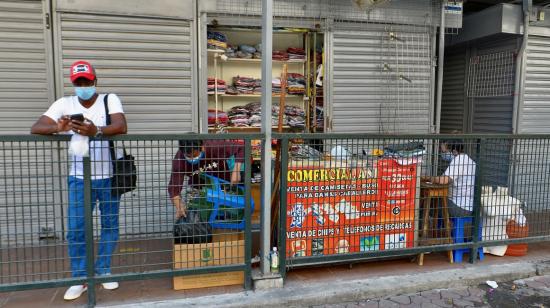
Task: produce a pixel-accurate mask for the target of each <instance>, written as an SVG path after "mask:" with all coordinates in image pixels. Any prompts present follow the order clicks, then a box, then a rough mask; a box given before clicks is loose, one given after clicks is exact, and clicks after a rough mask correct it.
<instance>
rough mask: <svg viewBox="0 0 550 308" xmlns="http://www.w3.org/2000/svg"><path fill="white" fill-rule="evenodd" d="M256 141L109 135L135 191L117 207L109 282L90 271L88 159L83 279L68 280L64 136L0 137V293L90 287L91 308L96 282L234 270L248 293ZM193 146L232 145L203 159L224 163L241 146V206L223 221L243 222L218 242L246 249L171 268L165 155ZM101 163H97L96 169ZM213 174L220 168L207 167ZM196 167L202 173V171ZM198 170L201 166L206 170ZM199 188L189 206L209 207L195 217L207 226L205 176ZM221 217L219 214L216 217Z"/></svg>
mask: <svg viewBox="0 0 550 308" xmlns="http://www.w3.org/2000/svg"><path fill="white" fill-rule="evenodd" d="M260 137H261V136H259V135H256V134H224V135H200V136H199V135H193V134H184V135H163V136H157V135H127V136H117V137H112V138H107V139H109V140H113V141H115V143H116V144H117V146H122V145H124V147H125V149H126V151H127V152H129V153H130V154H132V155H133V156H135V157H136V164H137V168H138V187H137V189H136V190H135V191H133V192H130V193H127V194H125V195H123V197H122V198H121V200H120V213H119V217H120V239H119V241H118V246H119V249H118V250H117V251H116V252H115V253H114V254H113V257H112V260H113V264H112V273H111V275H109V276H99V275H97V274H96V273H95V267H94V260H95V257H96V254H97V249H96V245H97V244H98V243H97V241H98V239H99V237H100V234H99V233H100V227H101V223H100V221H99V220H100V218H101V213H100V212H99V211H98V212H97V213H95V212H94V211H93V210H92V209H93V207H94V203H95V200H92V180H94V178H93V162H92V161H91V159H90V157H85V158H84V159H83V161H82V164H83V181H84V209H85V211H84V222H85V225H84V234H85V247H86V256H85V262H86V276H85V277H78V278H73V277H71V273H70V270H69V268H70V267H69V263H70V262H69V260H70V258H69V257H68V256H67V255H66V250H67V247H68V243H67V242H66V241H65V236H66V234H67V231H68V230H67V228H68V227H67V225H65V220H66V219H67V217H66V216H65V213H66V209H67V207H68V206H69V202H68V200H67V193H68V192H69V189H68V187H67V184H66V178H67V176H68V175H69V172H68V170H70V167H71V163H72V162H71V159H70V156H69V155H68V154H67V150H68V148H69V146H68V144H69V141H70V137H69V136H1V137H0V143H1V144H2V147H1V149H0V170H2V172H3V174H4V176H3V177H2V180H1V182H0V200H2V204H3V205H2V206H0V211H2V213H1V217H2V218H0V225H2V229H1V230H0V240H1V246H0V273H1V275H0V292H7V291H20V290H29V289H37V288H53V287H62V286H71V285H77V284H88V291H87V292H88V294H87V296H88V304H89V305H91V306H93V305H95V303H96V290H95V286H96V285H97V284H100V283H104V282H109V281H128V280H142V279H155V278H163V277H176V276H182V275H183V276H185V275H196V274H206V273H221V272H233V271H243V272H244V277H245V281H244V287H245V288H246V289H250V288H251V250H252V249H251V241H252V238H251V223H250V221H251V206H250V205H251V196H250V190H251V186H250V183H251V173H252V172H251V164H250V163H248V158H250V157H251V156H252V147H251V140H254V139H259V138H260ZM107 139H104V140H107ZM191 139H200V140H203V141H205V142H206V140H208V141H214V140H215V141H218V142H219V141H224V140H225V141H227V140H230V141H229V142H226V143H225V145H222V146H221V147H222V148H221V149H219V150H220V151H218V149H210V151H209V153H210V155H214V156H215V157H210V158H212V159H217V160H220V161H221V160H225V159H226V157H225V156H223V157H222V155H224V154H223V153H224V152H223V151H225V150H227V149H229V148H232V149H233V150H236V149H237V148H238V149H239V150H240V151H242V154H243V157H244V158H246V159H247V161H245V163H244V164H243V178H242V181H241V182H242V185H243V187H244V189H243V190H242V195H235V197H232V198H237V197H242V198H244V208H243V210H241V214H239V215H244V216H243V217H241V218H234V217H230V218H227V217H229V216H227V217H226V219H227V220H228V221H229V222H232V223H240V222H242V221H244V228H241V229H234V226H233V227H231V228H232V229H223V226H222V227H220V229H219V230H220V234H221V236H242V237H244V247H240V246H238V247H236V246H228V247H225V248H219V249H220V250H221V249H225V253H226V257H218V256H217V254H221V253H222V252H221V251H216V249H218V248H212V250H211V251H210V252H211V254H212V255H211V256H209V258H210V260H209V262H210V263H204V264H207V265H205V266H203V263H201V262H203V261H204V260H199V261H189V260H183V261H181V262H180V263H181V264H182V265H183V267H187V268H174V262H175V260H172V256H173V253H174V246H173V245H174V240H176V239H179V238H176V237H175V235H174V233H173V232H172V231H173V225H174V220H175V217H174V212H173V209H172V208H173V206H172V205H171V200H170V198H169V197H168V194H167V193H166V191H167V187H168V182H169V179H170V178H171V174H173V170H171V167H172V163H173V160H172V158H173V157H174V154H175V153H177V151H178V141H179V140H191ZM92 141H93V140H92ZM205 146H207V145H205ZM207 152H208V150H207ZM233 152H235V151H233ZM216 155H219V157H217V156H216ZM103 159H104V158H101V159H97V158H96V162H101V161H102V160H103ZM232 159H234V157H233V158H232ZM174 160H175V158H174ZM227 164H229V162H227ZM216 168H218V170H220V171H216V170H214V169H216ZM221 168H222V166H219V167H218V166H217V167H215V168H213V170H209V171H208V172H206V173H208V174H210V175H213V176H216V177H220V178H221V177H222V176H223V175H224V172H227V171H228V170H226V169H227V168H229V167H227V166H226V167H225V168H226V169H224V170H222V169H221ZM196 169H197V170H199V167H197V168H196ZM205 169H208V168H207V167H206V166H205ZM193 170H195V169H193ZM200 171H201V172H202V171H204V170H200ZM199 173H200V172H199ZM199 184H200V186H198V185H197V187H190V188H192V189H195V188H197V189H196V190H195V192H198V193H199V194H200V195H199V196H195V197H194V198H195V199H193V200H194V201H193V202H194V203H193V204H203V205H204V204H206V207H201V208H198V209H197V210H198V211H199V212H200V213H201V216H202V214H204V216H205V217H207V218H208V219H210V218H211V216H208V214H211V213H212V208H209V205H208V203H209V202H210V201H209V200H207V196H206V195H205V194H203V193H201V192H205V191H206V190H205V189H207V188H208V189H209V188H211V189H212V190H214V187H211V186H208V185H210V184H211V183H210V184H209V183H206V182H202V178H201V183H199ZM193 185H195V184H193ZM193 185H188V186H193ZM204 187H206V188H204ZM228 193H230V192H229V191H228ZM213 194H214V197H216V196H219V194H220V193H219V192H216V191H214V192H213ZM239 200H242V199H239ZM190 202H191V201H190ZM191 206H194V205H190V207H191ZM210 206H212V205H210ZM256 206H260V205H259V204H257V205H256ZM220 208H221V207H220ZM230 211H231V209H227V208H226V209H224V210H223V213H222V214H220V215H222V216H223V215H229V214H227V213H229V212H230ZM242 211H244V213H242ZM221 212H222V210H221V209H220V211H219V213H221ZM234 212H235V211H234ZM234 212H233V213H234ZM213 219H214V220H213V222H220V220H219V219H222V218H219V217H218V216H216V217H214V218H213ZM230 220H231V221H230ZM222 222H223V221H222ZM231 243H239V242H231ZM200 245H207V244H206V243H205V244H200ZM235 245H236V244H235ZM231 249H242V250H244V258H243V257H237V256H231V255H227V254H228V253H229V251H231ZM182 251H183V252H182V253H183V254H184V255H185V256H183V258H186V257H187V256H189V255H192V252H191V251H185V250H183V249H182ZM210 252H209V253H210ZM204 262H206V261H204ZM199 263H200V265H199V266H197V264H199ZM208 264H211V265H208Z"/></svg>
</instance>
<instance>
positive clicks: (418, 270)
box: [0, 243, 550, 308]
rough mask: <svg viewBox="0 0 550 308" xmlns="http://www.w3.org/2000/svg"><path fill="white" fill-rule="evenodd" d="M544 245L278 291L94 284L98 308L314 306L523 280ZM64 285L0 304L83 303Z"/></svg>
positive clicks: (316, 273)
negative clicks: (518, 253)
mask: <svg viewBox="0 0 550 308" xmlns="http://www.w3.org/2000/svg"><path fill="white" fill-rule="evenodd" d="M547 264H550V243H539V244H536V245H535V244H533V245H529V252H528V255H527V256H524V257H495V256H490V255H486V256H485V259H484V260H483V261H482V262H478V263H476V264H469V263H467V262H464V263H454V264H449V261H448V259H447V256H446V254H445V253H431V254H428V255H426V256H425V258H424V266H418V265H417V264H416V263H414V262H411V259H410V258H407V257H404V258H400V259H394V260H377V261H369V262H363V263H355V264H352V265H349V264H343V265H332V266H324V267H317V268H302V269H292V270H291V271H289V272H288V275H287V279H286V281H285V286H284V288H283V289H274V290H268V291H256V292H254V291H245V290H243V287H242V286H241V285H237V286H227V287H218V288H207V289H195V290H184V291H174V290H173V289H172V279H170V278H162V279H151V280H139V281H123V282H121V283H120V288H119V289H118V290H115V291H109V290H103V289H101V288H100V287H98V288H97V291H96V292H97V293H96V294H97V305H98V306H99V307H147V308H151V307H188V306H199V307H214V306H215V307H259V306H264V307H276V306H277V307H279V306H296V307H302V306H306V307H307V306H317V305H324V304H338V303H343V302H359V301H362V300H365V299H374V298H384V297H386V296H395V295H400V294H410V293H415V292H419V291H425V290H431V289H434V288H435V289H444V288H454V287H462V286H471V285H477V284H478V283H480V282H485V281H486V280H496V281H498V282H502V281H511V280H515V279H521V278H527V277H529V276H533V275H536V274H537V269H538V272H539V273H540V274H544V273H545V271H546V265H547ZM65 290H66V288H61V287H60V288H52V289H41V290H29V291H18V292H6V293H0V307H10V308H11V307H15V308H17V307H24V308H26V307H37V306H39V307H44V308H46V307H85V306H86V303H87V296H86V294H84V295H83V296H82V297H81V298H79V299H77V300H75V301H72V302H66V301H64V300H63V293H64V292H65Z"/></svg>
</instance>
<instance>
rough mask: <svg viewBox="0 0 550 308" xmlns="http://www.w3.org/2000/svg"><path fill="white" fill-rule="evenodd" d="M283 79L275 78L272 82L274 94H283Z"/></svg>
mask: <svg viewBox="0 0 550 308" xmlns="http://www.w3.org/2000/svg"><path fill="white" fill-rule="evenodd" d="M281 91H282V90H281V79H279V78H275V79H273V81H272V82H271V93H273V94H281Z"/></svg>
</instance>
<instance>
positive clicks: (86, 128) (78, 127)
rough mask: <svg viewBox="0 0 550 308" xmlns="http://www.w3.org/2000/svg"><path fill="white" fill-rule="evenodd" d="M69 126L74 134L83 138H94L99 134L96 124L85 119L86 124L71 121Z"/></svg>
mask: <svg viewBox="0 0 550 308" xmlns="http://www.w3.org/2000/svg"><path fill="white" fill-rule="evenodd" d="M69 125H70V128H71V130H72V131H73V132H75V133H77V134H80V135H82V136H88V137H93V136H95V134H96V133H97V127H96V126H95V125H94V122H92V121H90V120H88V119H85V120H84V122H80V121H77V120H71V121H70V122H69Z"/></svg>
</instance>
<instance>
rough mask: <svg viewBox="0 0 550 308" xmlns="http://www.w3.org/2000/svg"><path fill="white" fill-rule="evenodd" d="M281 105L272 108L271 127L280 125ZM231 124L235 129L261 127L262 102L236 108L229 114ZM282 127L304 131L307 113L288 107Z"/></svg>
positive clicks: (294, 107) (297, 108) (298, 108)
mask: <svg viewBox="0 0 550 308" xmlns="http://www.w3.org/2000/svg"><path fill="white" fill-rule="evenodd" d="M279 110H280V108H279V104H278V103H274V104H273V105H272V107H271V125H273V126H277V125H278V124H279ZM227 116H228V118H229V124H230V125H231V126H234V127H261V126H262V104H261V103H260V102H253V103H249V104H247V105H245V106H236V107H233V108H231V109H230V110H229V111H228V112H227ZM282 125H288V126H290V127H292V128H298V129H303V128H304V127H305V112H304V110H303V109H302V108H300V107H297V106H286V107H285V110H284V115H283V123H282Z"/></svg>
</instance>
